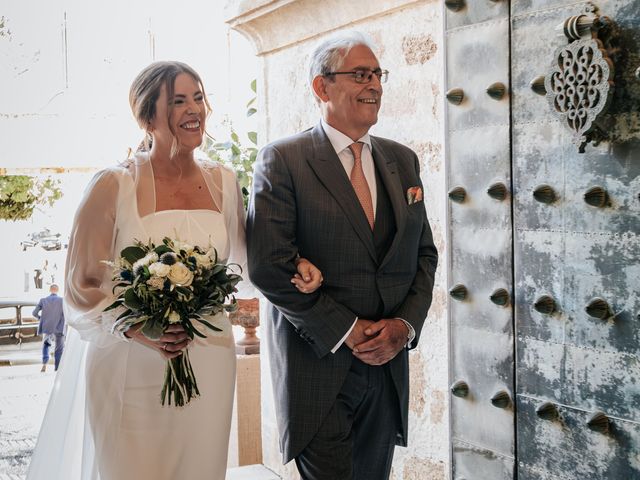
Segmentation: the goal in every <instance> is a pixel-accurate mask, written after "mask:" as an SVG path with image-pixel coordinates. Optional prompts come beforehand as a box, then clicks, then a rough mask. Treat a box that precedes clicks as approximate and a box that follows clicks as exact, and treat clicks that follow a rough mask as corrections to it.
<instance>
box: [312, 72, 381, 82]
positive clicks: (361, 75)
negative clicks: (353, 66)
mask: <svg viewBox="0 0 640 480" xmlns="http://www.w3.org/2000/svg"><path fill="white" fill-rule="evenodd" d="M329 75H351V76H352V77H353V79H354V80H355V82H356V83H369V82H370V81H371V79H372V78H373V76H374V75H375V76H376V77H378V80H379V81H380V83H385V82H386V81H387V78H389V70H381V69H379V68H376V69H375V70H369V69H368V68H367V69H364V68H363V69H358V70H352V71H350V72H327V73H325V74H324V76H325V77H328V76H329Z"/></svg>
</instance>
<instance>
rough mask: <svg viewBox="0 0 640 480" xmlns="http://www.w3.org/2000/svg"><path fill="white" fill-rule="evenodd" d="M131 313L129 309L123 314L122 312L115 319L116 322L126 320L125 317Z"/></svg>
mask: <svg viewBox="0 0 640 480" xmlns="http://www.w3.org/2000/svg"><path fill="white" fill-rule="evenodd" d="M132 313H133V312H132V311H131V309H126V310H125V311H124V312H122V313H121V314H120V315H118V318H116V320H121V319H123V318H126V317H127V316H129V315H131V314H132Z"/></svg>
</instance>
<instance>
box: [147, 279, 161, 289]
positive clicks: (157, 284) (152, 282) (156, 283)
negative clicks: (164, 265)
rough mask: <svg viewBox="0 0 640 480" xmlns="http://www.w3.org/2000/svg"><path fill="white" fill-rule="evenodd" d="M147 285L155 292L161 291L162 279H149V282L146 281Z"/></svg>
mask: <svg viewBox="0 0 640 480" xmlns="http://www.w3.org/2000/svg"><path fill="white" fill-rule="evenodd" d="M147 285H149V286H150V287H151V288H153V289H155V290H162V289H163V288H164V278H162V277H151V278H150V279H149V280H147Z"/></svg>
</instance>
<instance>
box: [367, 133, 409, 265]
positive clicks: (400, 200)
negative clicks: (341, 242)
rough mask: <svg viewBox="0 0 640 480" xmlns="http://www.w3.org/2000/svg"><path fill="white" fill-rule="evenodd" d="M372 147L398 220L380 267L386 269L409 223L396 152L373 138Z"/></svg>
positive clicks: (378, 169)
mask: <svg viewBox="0 0 640 480" xmlns="http://www.w3.org/2000/svg"><path fill="white" fill-rule="evenodd" d="M371 146H372V147H373V148H372V150H373V152H372V153H373V161H374V162H375V164H376V170H377V172H378V174H379V175H380V178H381V180H382V183H383V184H384V186H385V188H386V189H387V195H388V196H389V200H390V201H391V206H392V208H393V214H394V216H395V219H396V234H395V237H394V238H393V242H392V243H391V247H389V250H388V251H387V253H386V254H385V256H384V258H383V259H382V263H381V264H380V267H384V266H385V265H386V263H387V262H388V261H389V259H390V258H391V257H392V256H393V253H394V252H395V250H396V249H397V248H398V246H399V244H400V239H401V238H402V234H403V233H404V228H405V225H406V223H407V207H406V200H405V197H404V192H403V191H402V183H401V182H400V177H399V175H398V167H397V164H396V156H395V154H394V152H393V151H392V150H391V149H389V148H385V147H384V146H383V145H382V142H380V140H378V139H377V138H375V137H373V136H372V137H371Z"/></svg>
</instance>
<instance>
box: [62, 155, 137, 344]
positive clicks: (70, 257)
mask: <svg viewBox="0 0 640 480" xmlns="http://www.w3.org/2000/svg"><path fill="white" fill-rule="evenodd" d="M119 170H124V169H115V168H114V169H108V170H104V171H102V172H99V173H98V174H96V176H95V177H94V178H93V179H92V181H91V183H90V184H89V186H88V188H87V190H86V192H85V194H84V197H83V198H82V200H81V202H80V206H79V207H78V211H77V212H76V216H75V219H74V222H73V227H72V229H71V236H70V238H69V250H68V253H67V262H66V281H65V302H64V308H65V318H66V321H67V323H68V324H69V325H70V326H72V327H73V328H75V329H76V330H77V331H78V332H79V333H80V336H81V337H82V338H83V339H84V340H88V341H91V342H95V343H97V344H99V346H107V345H111V344H113V343H114V342H117V341H122V340H123V338H122V337H119V336H116V335H112V334H111V333H110V332H111V327H112V325H113V323H114V322H115V318H116V317H117V314H116V313H115V312H114V313H111V312H110V315H107V314H104V315H103V312H102V311H103V310H104V308H105V307H107V306H108V305H109V304H110V303H112V302H113V299H114V295H113V294H112V292H111V285H112V282H111V267H110V266H108V265H106V264H105V263H103V261H104V260H113V258H114V252H113V250H114V242H115V237H116V216H117V211H118V208H117V205H118V194H119V190H120V188H121V187H120V183H121V178H122V176H123V174H122V172H121V171H119Z"/></svg>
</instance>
